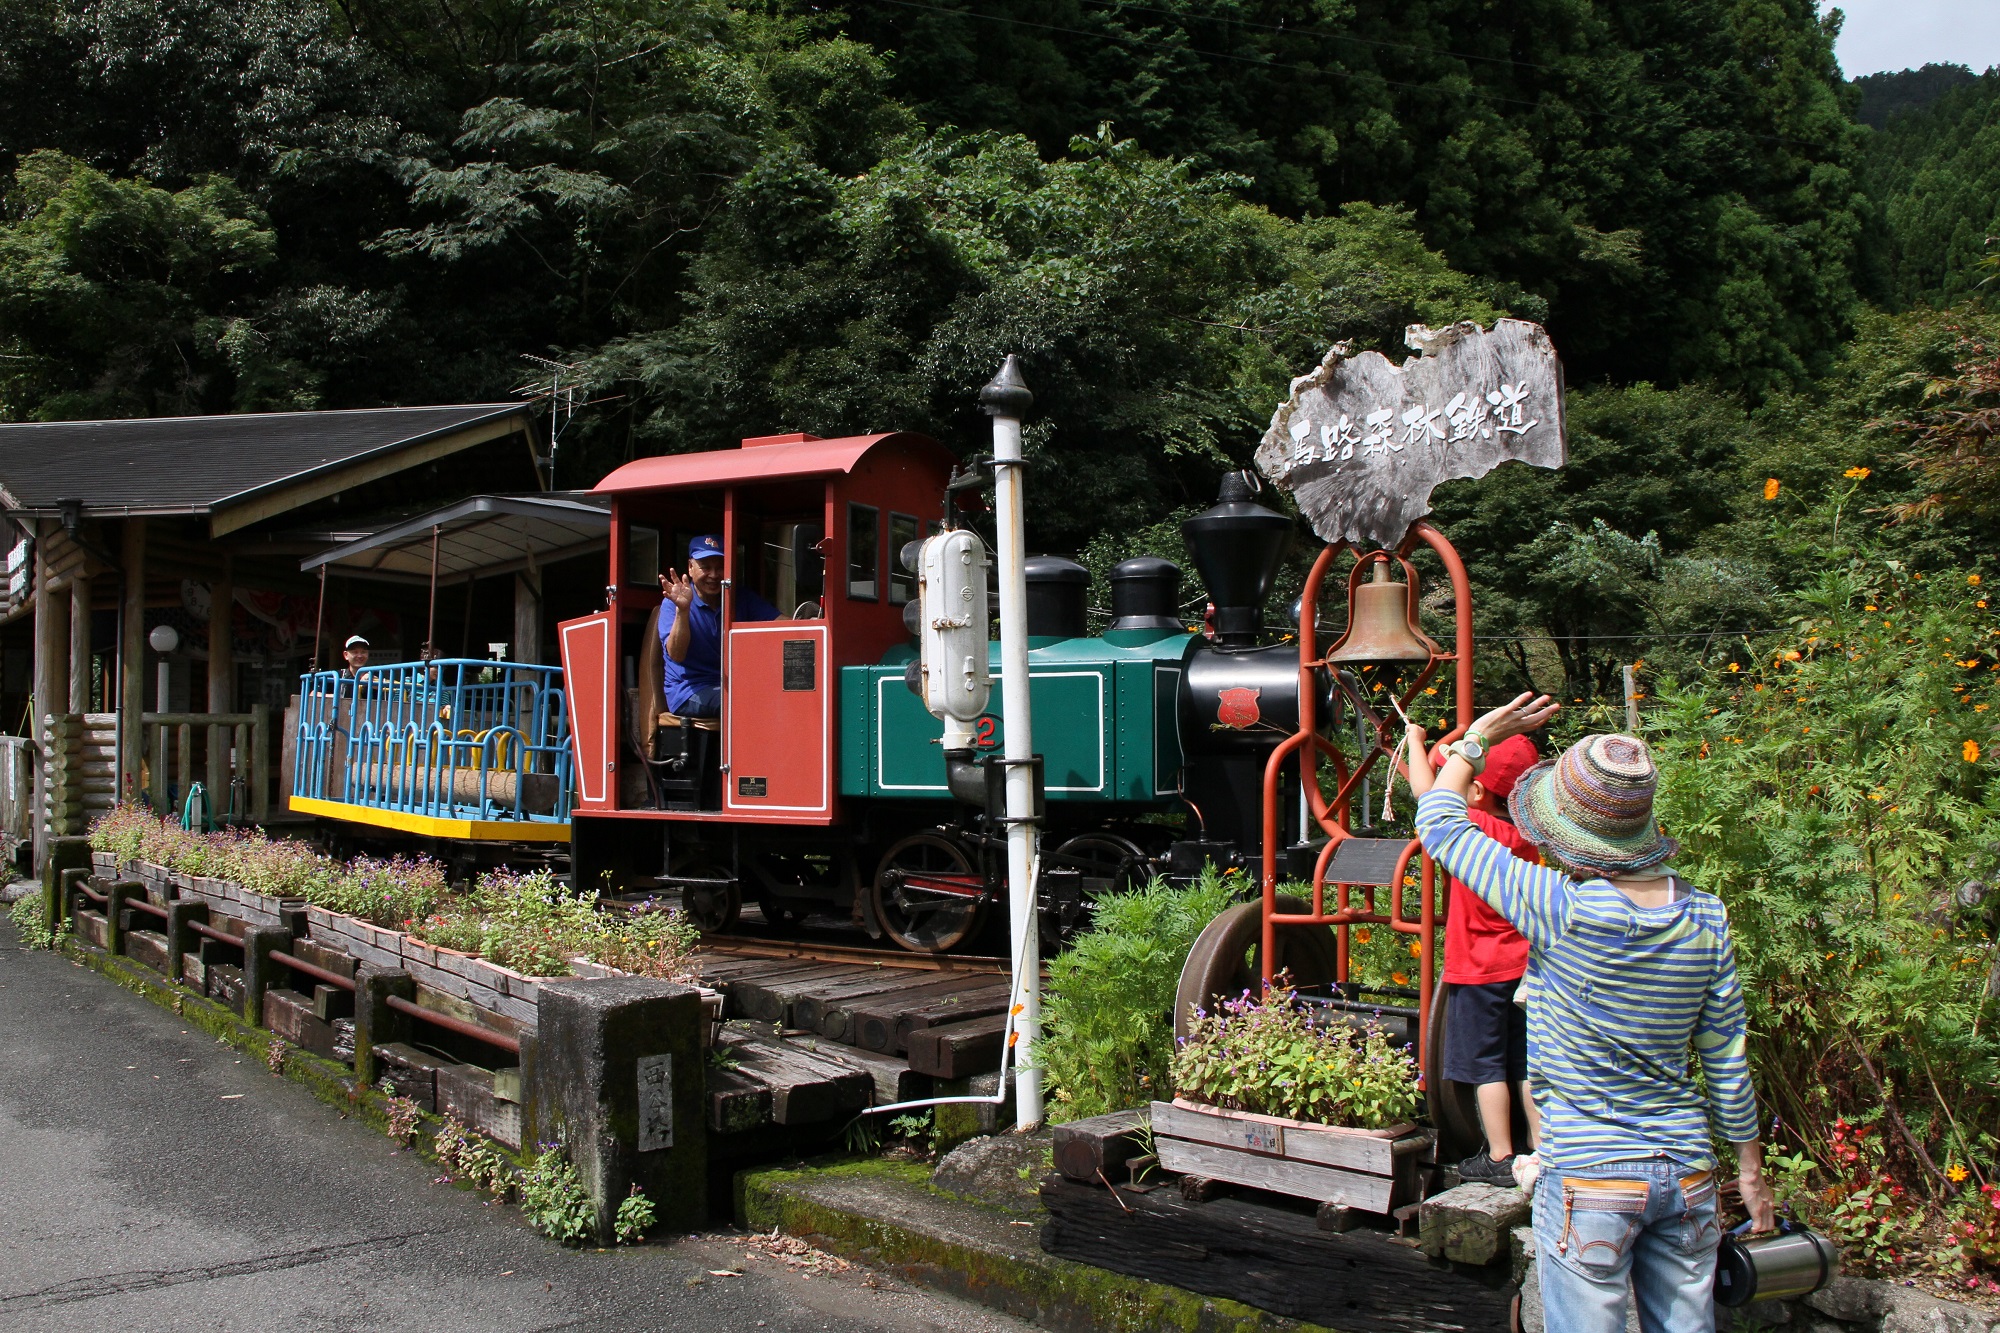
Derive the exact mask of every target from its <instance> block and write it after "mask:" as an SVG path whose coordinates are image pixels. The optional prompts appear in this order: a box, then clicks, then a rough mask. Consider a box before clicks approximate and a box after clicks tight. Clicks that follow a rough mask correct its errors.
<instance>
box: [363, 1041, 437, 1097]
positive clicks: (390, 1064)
mask: <svg viewBox="0 0 2000 1333" xmlns="http://www.w3.org/2000/svg"><path fill="white" fill-rule="evenodd" d="M371 1053H372V1055H373V1058H374V1061H375V1082H376V1084H377V1086H379V1087H381V1088H383V1090H384V1091H386V1090H387V1089H388V1087H389V1086H390V1085H391V1084H393V1085H394V1086H395V1089H396V1095H397V1096H399V1097H408V1098H409V1099H410V1100H411V1101H413V1102H415V1103H416V1104H417V1105H418V1106H421V1107H423V1108H424V1110H426V1111H435V1110H437V1071H438V1069H439V1068H440V1067H442V1066H444V1065H446V1064H449V1063H450V1061H448V1060H445V1059H443V1058H442V1057H439V1056H435V1055H431V1054H430V1053H428V1052H426V1051H420V1050H418V1049H417V1048H416V1047H414V1046H411V1045H409V1044H407V1043H405V1042H400V1041H390V1042H383V1043H382V1044H381V1045H379V1046H375V1047H373V1048H371Z"/></svg>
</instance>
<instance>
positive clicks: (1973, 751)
mask: <svg viewBox="0 0 2000 1333" xmlns="http://www.w3.org/2000/svg"><path fill="white" fill-rule="evenodd" d="M1960 753H1962V754H1963V755H1964V756H1965V762H1966V763H1968V764H1976V763H1978V762H1979V742H1978V741H1967V742H1966V743H1965V748H1964V749H1963V750H1962V751H1960Z"/></svg>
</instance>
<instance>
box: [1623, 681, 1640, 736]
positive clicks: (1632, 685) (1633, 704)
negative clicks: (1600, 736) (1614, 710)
mask: <svg viewBox="0 0 2000 1333" xmlns="http://www.w3.org/2000/svg"><path fill="white" fill-rule="evenodd" d="M1625 734H1626V735H1628V736H1636V735H1638V734H1639V684H1638V682H1637V681H1635V680H1634V679H1633V678H1632V668H1631V666H1630V664H1627V666H1626V667H1625Z"/></svg>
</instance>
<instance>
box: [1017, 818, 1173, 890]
mask: <svg viewBox="0 0 2000 1333" xmlns="http://www.w3.org/2000/svg"><path fill="white" fill-rule="evenodd" d="M1042 864H1043V866H1044V867H1049V866H1054V867H1056V868H1058V869H1062V870H1081V871H1082V872H1083V873H1084V877H1085V878H1087V879H1102V880H1108V881H1110V882H1109V883H1108V884H1107V885H1106V886H1105V887H1103V888H1101V889H1098V890H1097V893H1126V892H1129V891H1130V890H1132V889H1136V888H1139V887H1141V886H1142V885H1143V884H1144V882H1145V879H1146V873H1147V871H1149V870H1150V869H1151V868H1152V867H1151V865H1150V863H1149V862H1148V860H1147V857H1146V853H1145V852H1143V851H1141V850H1140V848H1139V844H1137V843H1135V842H1133V841H1132V840H1131V839H1130V838H1123V837H1120V836H1119V835H1118V834H1116V833H1079V834H1077V835H1076V836H1075V837H1074V838H1071V839H1070V840H1069V841H1068V842H1066V843H1064V844H1063V845H1062V846H1060V847H1058V848H1056V849H1055V852H1054V853H1053V854H1052V855H1048V856H1044V857H1043V858H1042ZM1092 896H1093V897H1094V896H1096V895H1095V894H1093V895H1092Z"/></svg>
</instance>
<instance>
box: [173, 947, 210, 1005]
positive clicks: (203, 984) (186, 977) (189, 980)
mask: <svg viewBox="0 0 2000 1333" xmlns="http://www.w3.org/2000/svg"><path fill="white" fill-rule="evenodd" d="M205 968H206V965H205V964H204V963H203V962H202V961H201V955H200V954H198V953H184V954H182V955H181V977H180V979H181V984H182V985H184V986H186V987H187V988H188V989H189V990H191V991H193V992H195V994H197V995H206V994H208V973H207V971H206V970H205Z"/></svg>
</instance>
